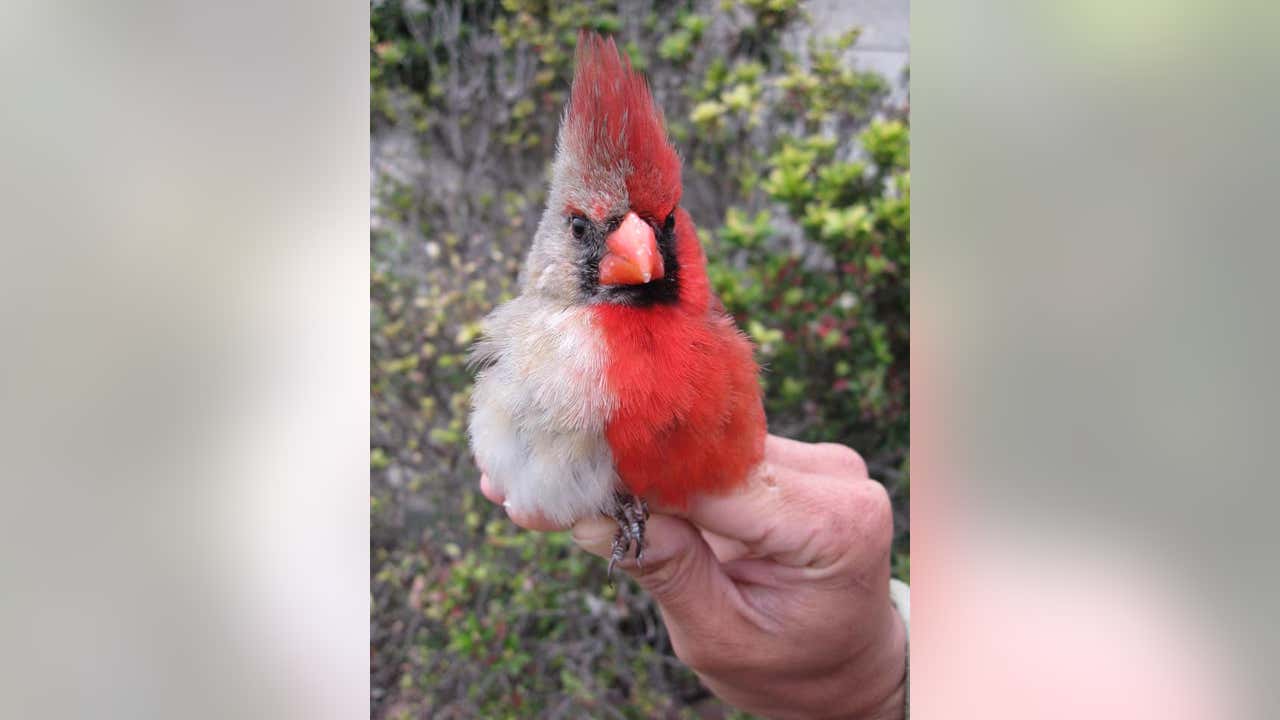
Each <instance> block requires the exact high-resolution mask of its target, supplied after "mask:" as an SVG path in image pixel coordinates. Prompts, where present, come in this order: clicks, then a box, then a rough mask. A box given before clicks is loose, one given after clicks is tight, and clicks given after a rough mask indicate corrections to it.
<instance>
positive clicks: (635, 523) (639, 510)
mask: <svg viewBox="0 0 1280 720" xmlns="http://www.w3.org/2000/svg"><path fill="white" fill-rule="evenodd" d="M617 500H618V502H617V504H616V505H615V508H614V511H613V519H614V520H617V521H618V532H617V533H616V534H615V535H614V536H613V551H612V552H611V553H610V556H609V572H608V577H609V582H610V583H612V582H613V566H614V565H617V564H618V563H619V562H622V560H623V559H624V558H626V556H627V551H629V550H630V549H631V545H632V544H633V543H634V544H635V547H636V555H635V558H636V565H638V566H640V567H642V568H643V567H644V525H645V521H647V520H648V519H649V504H648V503H647V502H645V501H644V499H643V498H640V497H638V496H636V495H624V494H622V493H618V498H617Z"/></svg>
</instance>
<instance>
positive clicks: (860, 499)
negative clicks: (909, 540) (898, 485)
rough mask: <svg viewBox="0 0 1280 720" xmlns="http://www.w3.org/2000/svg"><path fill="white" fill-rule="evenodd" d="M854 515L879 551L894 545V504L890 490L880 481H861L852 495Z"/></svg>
mask: <svg viewBox="0 0 1280 720" xmlns="http://www.w3.org/2000/svg"><path fill="white" fill-rule="evenodd" d="M852 498H853V512H854V516H855V517H857V518H858V525H859V526H860V527H861V528H863V532H864V533H865V534H866V542H868V543H869V544H870V545H871V547H872V548H873V549H875V550H876V551H877V552H888V550H889V548H890V547H891V546H892V545H893V504H892V503H891V502H890V500H889V492H888V491H887V490H885V487H884V486H883V485H881V484H880V483H878V482H874V481H868V482H865V483H860V484H859V486H858V488H857V490H856V491H855V492H854V493H853V495H852Z"/></svg>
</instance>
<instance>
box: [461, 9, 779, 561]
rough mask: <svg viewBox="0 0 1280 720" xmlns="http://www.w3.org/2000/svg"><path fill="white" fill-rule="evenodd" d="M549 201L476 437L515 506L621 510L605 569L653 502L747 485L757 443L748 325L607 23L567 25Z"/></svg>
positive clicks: (489, 334)
mask: <svg viewBox="0 0 1280 720" xmlns="http://www.w3.org/2000/svg"><path fill="white" fill-rule="evenodd" d="M576 62H577V68H576V72H575V75H574V79H573V86H572V90H571V92H570V98H569V101H568V104H567V105H566V108H565V113H564V116H563V118H562V121H561V127H560V133H559V138H558V142H557V148H556V155H555V159H554V161H553V165H552V180H551V186H550V190H549V193H548V197H547V207H546V210H545V212H544V213H543V215H542V220H541V222H540V223H539V225H538V229H537V232H536V234H535V235H534V238H533V246H532V248H531V249H530V251H529V255H528V257H527V258H526V260H525V264H524V266H523V268H522V271H521V276H520V295H519V296H518V297H516V298H515V299H513V300H511V301H509V302H507V303H505V304H503V305H501V306H500V307H498V308H497V309H495V310H494V311H493V312H492V313H491V314H490V315H489V316H488V317H487V318H485V321H484V325H483V334H482V339H481V340H480V341H478V342H477V343H476V345H475V346H474V347H473V349H472V356H471V361H472V363H473V364H474V365H476V366H477V367H479V368H480V372H479V374H478V377H477V380H476V385H475V390H474V393H473V396H472V406H473V407H472V414H471V420H470V437H471V445H472V448H473V450H474V452H475V455H476V459H477V461H478V463H479V464H480V466H481V468H482V469H483V470H484V471H485V472H486V473H487V474H488V477H489V479H490V481H491V483H492V484H493V486H494V487H495V488H496V489H497V490H499V491H501V492H502V493H503V494H504V495H505V497H506V502H507V503H508V504H509V507H511V508H513V509H518V510H519V511H521V512H525V513H540V514H541V515H542V516H544V517H546V518H548V519H550V520H552V521H554V522H557V523H560V524H571V523H573V522H575V521H577V520H579V519H581V518H584V517H587V516H589V515H593V514H597V513H603V514H605V515H608V516H611V517H613V518H615V519H616V520H617V522H618V526H619V527H618V532H617V535H616V536H615V538H614V543H613V558H612V560H611V561H610V563H609V571H610V573H612V570H613V566H614V564H615V563H616V562H618V561H620V560H621V559H622V558H623V557H625V555H626V553H627V552H628V551H629V550H630V548H631V547H632V545H633V544H634V546H635V557H636V561H637V563H640V562H642V558H643V551H644V522H645V520H646V519H647V517H648V503H649V502H655V503H657V504H660V505H662V506H666V507H670V508H675V509H681V508H687V507H688V502H689V500H690V498H691V497H692V496H693V495H694V494H696V493H723V492H727V491H730V490H732V489H734V488H735V487H737V486H739V485H741V484H742V483H743V482H744V481H745V480H746V478H747V475H748V473H749V472H750V471H751V469H752V468H753V467H754V466H756V465H757V464H758V463H759V462H760V459H761V457H762V456H763V453H764V439H765V432H766V425H765V416H764V409H763V407H762V406H761V402H760V384H759V380H758V370H757V367H756V363H755V361H754V360H753V358H752V346H751V343H750V341H749V340H747V338H746V337H745V336H743V334H742V333H741V332H739V330H738V329H737V327H736V326H735V325H734V322H733V320H732V318H730V317H729V316H728V315H727V314H726V313H725V311H724V309H723V306H722V305H721V304H720V301H719V299H718V298H716V297H715V296H714V295H713V293H712V291H711V288H710V285H709V284H708V281H707V274H706V259H705V257H704V256H703V253H702V246H701V244H700V243H699V241H698V234H697V231H696V230H695V228H694V225H693V221H692V220H691V219H690V218H689V214H688V213H687V212H685V210H684V209H683V208H682V207H680V194H681V184H680V158H679V157H678V156H677V155H676V152H675V150H674V149H673V148H672V147H671V145H670V143H669V142H668V140H667V136H666V129H665V126H664V124H663V118H662V113H661V111H660V110H659V109H658V108H657V107H656V105H655V104H654V101H653V98H652V96H651V95H650V93H649V87H648V84H647V83H646V82H645V79H644V78H643V76H641V75H640V74H639V73H637V72H635V71H633V70H632V68H631V64H630V62H629V61H628V60H627V59H625V58H623V57H622V56H621V55H620V54H619V53H618V50H617V47H616V46H615V45H614V42H613V40H612V39H607V40H606V39H604V38H602V37H600V36H599V35H596V34H594V33H586V32H584V33H582V34H580V35H579V38H578V50H577V56H576Z"/></svg>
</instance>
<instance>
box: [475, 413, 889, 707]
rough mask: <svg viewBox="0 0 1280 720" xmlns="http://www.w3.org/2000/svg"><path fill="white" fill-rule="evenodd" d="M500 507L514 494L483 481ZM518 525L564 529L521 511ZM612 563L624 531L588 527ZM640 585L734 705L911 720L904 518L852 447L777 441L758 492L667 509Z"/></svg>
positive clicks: (755, 480)
mask: <svg viewBox="0 0 1280 720" xmlns="http://www.w3.org/2000/svg"><path fill="white" fill-rule="evenodd" d="M481 490H482V491H483V492H484V494H485V496H486V497H488V498H489V499H490V500H492V501H494V502H497V503H501V502H502V501H503V498H502V496H501V494H500V493H498V492H496V491H495V490H494V488H493V487H492V486H491V485H490V484H489V482H488V480H487V478H484V477H482V478H481ZM507 512H508V515H509V516H510V517H511V519H512V521H513V522H515V523H516V524H517V525H520V526H522V527H525V528H527V529H530V530H541V531H548V530H562V529H565V528H563V527H558V526H556V525H554V524H552V523H549V522H547V521H546V520H545V519H544V518H541V517H538V516H533V515H527V514H522V513H520V512H519V511H518V509H512V508H508V510H507ZM572 530H573V539H574V541H575V542H576V543H577V544H578V545H579V546H580V547H581V548H582V549H584V550H586V551H587V552H590V553H592V554H594V555H598V556H600V557H602V558H605V559H607V558H608V557H609V554H610V549H611V546H612V542H613V536H614V533H615V532H616V531H617V522H616V521H614V520H612V519H610V518H606V517H603V516H602V517H593V518H588V519H585V520H581V521H579V522H578V523H577V524H575V525H574V526H573V528H572ZM645 538H646V547H645V552H644V557H643V567H640V566H637V565H636V562H635V561H634V559H627V560H625V561H624V562H622V563H620V564H619V567H620V568H622V569H623V570H624V571H626V572H627V573H628V574H630V575H632V576H633V577H634V578H635V579H636V581H637V582H638V583H639V584H640V585H641V586H642V587H644V588H645V589H646V590H647V591H648V592H649V593H650V594H652V595H653V597H654V599H656V600H657V601H658V605H659V607H660V608H661V609H662V616H663V620H664V622H665V623H666V626H667V630H668V632H669V634H670V636H671V643H672V645H673V646H674V648H675V652H676V655H677V656H678V657H679V658H680V660H681V661H683V662H684V663H685V664H686V665H688V666H689V667H690V668H692V669H693V670H694V672H696V673H697V674H698V676H699V678H701V679H702V682H703V683H704V684H705V685H706V686H707V688H708V689H710V690H711V691H712V692H714V693H715V694H716V695H717V696H719V697H720V698H721V699H723V700H724V701H726V702H728V703H729V704H730V705H733V706H734V707H737V708H740V709H742V710H746V711H748V712H752V713H756V714H759V715H764V716H767V717H771V718H796V719H801V718H803V719H806V720H807V719H809V718H859V719H871V718H901V717H903V715H904V713H905V701H906V629H905V627H904V626H903V623H902V619H901V618H900V617H899V615H898V613H897V611H895V610H894V608H893V607H892V606H891V605H890V603H889V593H888V587H889V557H890V550H891V545H892V539H893V514H892V511H891V508H890V505H889V497H888V495H887V493H886V492H885V490H884V487H883V486H882V485H880V484H879V483H877V482H875V481H874V480H871V479H870V478H869V477H868V475H867V467H866V463H864V462H863V460H862V458H861V457H859V456H858V454H857V453H855V452H854V451H853V450H850V449H849V448H847V447H844V446H842V445H833V444H817V445H814V444H809V443H802V442H797V441H794V440H787V439H784V438H780V437H776V436H773V435H770V436H769V437H768V439H767V441H766V443H765V457H764V462H763V463H761V465H760V467H759V468H758V469H757V470H756V472H754V473H753V474H752V476H751V478H750V479H749V480H748V483H747V485H746V487H744V488H742V489H741V490H739V491H736V492H734V493H732V494H730V495H725V496H700V497H697V498H695V499H694V500H693V501H692V502H691V503H690V506H689V507H688V508H687V509H685V510H683V511H679V512H673V511H669V510H668V509H664V508H657V509H655V510H654V514H653V516H652V517H651V518H650V520H649V523H648V529H647V532H646V533H645Z"/></svg>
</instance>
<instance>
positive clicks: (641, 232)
mask: <svg viewBox="0 0 1280 720" xmlns="http://www.w3.org/2000/svg"><path fill="white" fill-rule="evenodd" d="M604 244H605V247H606V248H608V250H609V251H608V252H607V253H605V256H604V257H603V258H601V259H600V284H601V285H643V284H644V283H647V282H650V281H651V280H661V279H662V276H663V267H662V253H660V252H658V241H657V240H656V239H655V238H654V236H653V228H652V227H649V223H647V222H645V221H643V220H641V219H640V216H639V215H636V214H635V213H634V212H629V213H627V216H626V217H625V218H623V219H622V224H621V225H619V226H618V229H617V230H614V231H613V232H612V233H610V234H609V237H608V238H606V239H605V241H604Z"/></svg>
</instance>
